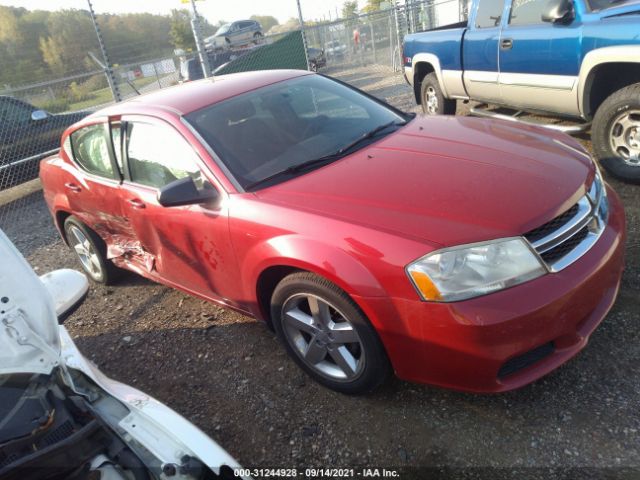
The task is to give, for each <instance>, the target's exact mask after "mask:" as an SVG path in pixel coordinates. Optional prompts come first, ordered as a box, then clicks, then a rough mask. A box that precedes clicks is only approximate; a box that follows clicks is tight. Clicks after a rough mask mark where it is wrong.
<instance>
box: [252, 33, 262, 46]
mask: <svg viewBox="0 0 640 480" xmlns="http://www.w3.org/2000/svg"><path fill="white" fill-rule="evenodd" d="M261 41H262V34H261V33H260V32H256V33H254V34H253V43H255V44H256V45H258V44H259V43H260V42H261Z"/></svg>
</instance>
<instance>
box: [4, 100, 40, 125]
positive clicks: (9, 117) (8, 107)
mask: <svg viewBox="0 0 640 480" xmlns="http://www.w3.org/2000/svg"><path fill="white" fill-rule="evenodd" d="M31 112H33V108H30V107H27V106H26V105H23V104H22V103H19V102H14V101H11V100H9V99H6V100H4V99H0V121H1V122H2V123H3V124H5V125H27V124H28V123H29V122H30V121H31ZM5 122H6V123H5Z"/></svg>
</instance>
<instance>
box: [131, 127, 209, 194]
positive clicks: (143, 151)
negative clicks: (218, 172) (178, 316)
mask: <svg viewBox="0 0 640 480" xmlns="http://www.w3.org/2000/svg"><path fill="white" fill-rule="evenodd" d="M197 158H198V156H197V154H196V153H195V152H194V151H193V148H191V146H190V145H189V144H188V143H187V141H186V140H185V139H184V138H183V137H182V136H181V135H180V134H179V133H178V132H176V131H174V130H173V129H171V128H170V127H164V126H159V125H152V124H150V123H143V122H128V123H127V159H128V165H129V174H130V176H131V181H132V182H134V183H139V184H142V185H146V186H149V187H155V188H162V187H164V186H165V185H168V184H169V183H171V182H175V181H176V180H180V179H181V178H185V177H191V178H193V180H194V181H195V183H196V186H197V187H198V188H201V187H202V186H203V181H204V178H203V176H202V173H201V172H200V168H198V163H197Z"/></svg>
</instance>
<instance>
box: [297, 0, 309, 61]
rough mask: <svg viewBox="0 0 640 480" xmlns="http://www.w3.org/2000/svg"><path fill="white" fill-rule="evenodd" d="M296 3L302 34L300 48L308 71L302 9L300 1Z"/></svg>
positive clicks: (307, 51)
mask: <svg viewBox="0 0 640 480" xmlns="http://www.w3.org/2000/svg"><path fill="white" fill-rule="evenodd" d="M296 2H297V3H298V20H299V21H300V33H302V47H303V48H304V59H305V61H306V62H307V70H309V68H310V67H309V50H308V48H307V36H306V35H305V33H304V17H303V16H302V7H301V6H300V0H296Z"/></svg>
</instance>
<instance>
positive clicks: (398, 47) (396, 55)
mask: <svg viewBox="0 0 640 480" xmlns="http://www.w3.org/2000/svg"><path fill="white" fill-rule="evenodd" d="M399 9H400V7H399V6H398V2H397V1H394V2H393V15H394V19H395V24H396V50H395V51H394V52H393V59H394V60H393V71H394V72H397V71H398V70H399V69H398V67H397V65H398V60H399V58H400V56H401V55H402V53H401V52H400V50H401V49H402V47H401V44H402V36H401V33H400V20H399V18H398V10H399ZM404 13H405V16H406V13H407V12H406V5H405V12H404Z"/></svg>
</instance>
